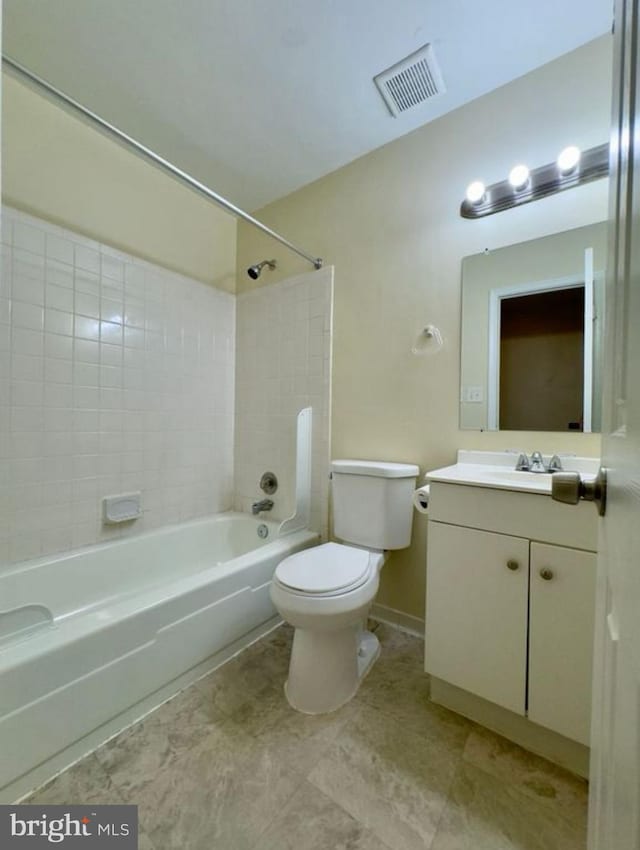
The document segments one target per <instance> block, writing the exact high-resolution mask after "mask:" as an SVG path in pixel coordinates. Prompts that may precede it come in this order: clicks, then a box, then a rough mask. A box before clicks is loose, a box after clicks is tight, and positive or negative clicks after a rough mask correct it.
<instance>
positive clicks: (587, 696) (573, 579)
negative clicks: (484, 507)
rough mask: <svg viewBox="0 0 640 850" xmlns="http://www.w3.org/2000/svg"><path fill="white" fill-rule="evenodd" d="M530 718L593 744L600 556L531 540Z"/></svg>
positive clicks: (583, 741) (584, 742)
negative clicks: (592, 670)
mask: <svg viewBox="0 0 640 850" xmlns="http://www.w3.org/2000/svg"><path fill="white" fill-rule="evenodd" d="M530 565H531V566H530V571H531V577H530V588H531V589H530V595H529V612H530V613H529V699H528V717H529V720H532V721H533V722H534V723H539V724H540V725H541V726H545V727H546V728H547V729H553V730H554V731H555V732H558V733H560V734H561V735H564V736H565V737H566V738H571V739H572V740H574V741H579V742H580V743H582V744H585V745H588V744H589V733H590V723H591V710H590V709H591V666H592V655H593V634H594V627H595V619H594V610H595V586H596V556H595V553H593V552H580V551H578V550H576V549H565V548H563V547H561V546H547V545H544V544H541V543H532V544H531V561H530Z"/></svg>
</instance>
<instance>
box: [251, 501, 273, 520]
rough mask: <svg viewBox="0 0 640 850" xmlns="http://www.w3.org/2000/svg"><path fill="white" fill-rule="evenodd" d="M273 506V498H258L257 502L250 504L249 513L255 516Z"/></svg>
mask: <svg viewBox="0 0 640 850" xmlns="http://www.w3.org/2000/svg"><path fill="white" fill-rule="evenodd" d="M272 507H273V499H260V501H259V502H254V503H253V504H252V505H251V513H252V514H253V515H254V516H257V515H258V514H259V513H262V511H270V510H271V508H272Z"/></svg>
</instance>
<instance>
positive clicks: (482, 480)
mask: <svg viewBox="0 0 640 850" xmlns="http://www.w3.org/2000/svg"><path fill="white" fill-rule="evenodd" d="M551 477H552V476H551V475H550V474H549V473H548V472H519V471H517V470H515V469H505V467H503V466H489V465H488V464H487V465H485V464H480V463H456V464H455V465H454V466H446V467H444V469H436V470H434V471H433V472H430V473H429V474H428V476H427V478H428V479H429V481H441V482H444V483H449V484H467V485H469V486H471V487H492V488H496V489H499V490H518V491H522V492H525V493H544V494H546V495H551Z"/></svg>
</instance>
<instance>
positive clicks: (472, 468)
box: [426, 449, 600, 496]
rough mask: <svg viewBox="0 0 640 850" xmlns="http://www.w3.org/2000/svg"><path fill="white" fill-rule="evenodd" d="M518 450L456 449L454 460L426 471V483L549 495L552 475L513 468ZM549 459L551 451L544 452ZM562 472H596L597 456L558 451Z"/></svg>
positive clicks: (591, 474)
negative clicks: (483, 450)
mask: <svg viewBox="0 0 640 850" xmlns="http://www.w3.org/2000/svg"><path fill="white" fill-rule="evenodd" d="M518 454H519V452H512V451H508V452H474V451H466V450H462V449H461V450H459V451H458V462H457V463H455V464H453V465H452V466H445V467H443V468H442V469H434V470H433V471H431V472H428V473H427V475H426V480H427V481H428V482H429V483H434V482H441V483H444V484H462V485H465V486H468V487H489V488H490V489H497V490H514V491H516V492H521V493H539V494H541V495H545V496H550V495H551V479H552V477H553V476H552V475H551V474H550V473H546V472H543V473H541V472H520V471H518V470H516V468H515V466H516V460H517V458H518ZM543 457H544V461H545V463H546V464H548V463H549V460H550V459H551V455H544V456H543ZM559 457H560V460H561V461H562V467H563V472H579V473H580V474H581V475H582V477H583V478H584V479H586V480H589V479H590V478H594V477H595V475H596V474H597V472H598V467H599V465H600V460H599V459H598V458H585V457H575V456H574V455H562V454H560V455H559Z"/></svg>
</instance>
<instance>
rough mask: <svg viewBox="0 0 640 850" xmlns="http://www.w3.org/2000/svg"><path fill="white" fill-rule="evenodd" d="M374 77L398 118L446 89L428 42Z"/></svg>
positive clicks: (390, 108) (392, 111)
mask: <svg viewBox="0 0 640 850" xmlns="http://www.w3.org/2000/svg"><path fill="white" fill-rule="evenodd" d="M373 79H374V82H375V84H376V85H377V87H378V91H379V92H380V94H381V95H382V97H383V99H384V102H385V103H386V104H387V107H388V108H389V112H390V113H391V114H392V115H393V116H394V117H397V116H398V115H401V114H402V113H403V112H407V110H409V109H413V108H414V107H416V106H419V105H420V104H421V103H424V102H425V100H429V99H430V98H432V97H435V96H436V95H439V94H443V93H444V92H445V91H446V88H445V85H444V80H443V79H442V74H441V73H440V68H439V67H438V63H437V61H436V57H435V53H434V51H433V47H432V46H431V45H430V44H425V46H424V47H421V48H420V50H416V52H415V53H412V54H411V55H410V56H407V57H406V59H403V60H402V61H400V62H396V64H395V65H392V66H391V67H390V68H387V70H386V71H382V73H380V74H378V75H377V76H375V77H374V78H373Z"/></svg>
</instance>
